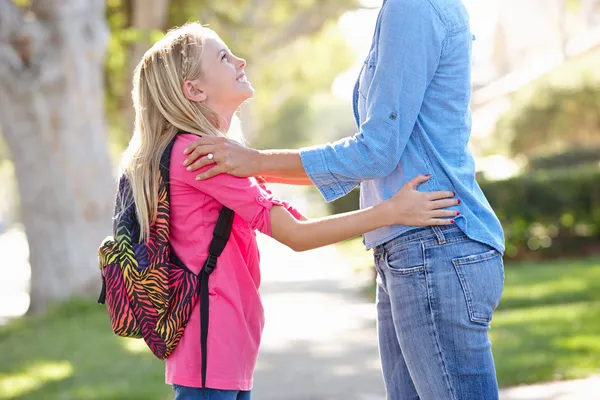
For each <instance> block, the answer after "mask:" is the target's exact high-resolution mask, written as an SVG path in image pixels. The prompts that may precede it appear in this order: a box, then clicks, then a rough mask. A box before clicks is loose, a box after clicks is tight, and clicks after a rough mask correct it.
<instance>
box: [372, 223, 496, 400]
mask: <svg viewBox="0 0 600 400" xmlns="http://www.w3.org/2000/svg"><path fill="white" fill-rule="evenodd" d="M374 255H375V265H376V268H377V283H378V284H377V315H378V317H377V330H378V336H379V350H380V354H381V363H382V368H383V378H384V382H385V386H386V391H387V398H388V400H400V399H402V400H497V399H498V383H497V381H496V370H495V367H494V359H493V357H492V350H491V343H490V340H489V337H488V331H489V329H490V321H491V319H492V314H493V312H494V310H495V309H496V306H497V305H498V302H499V301H500V297H501V295H502V290H503V288H504V266H503V263H502V256H501V254H500V253H499V252H498V251H496V250H495V249H493V248H492V247H490V246H488V245H486V244H482V243H479V242H475V241H473V240H471V239H469V238H468V237H467V236H465V234H464V233H463V232H462V231H461V230H460V229H459V228H458V227H456V226H447V227H429V228H423V229H418V230H413V231H410V232H408V233H406V234H405V235H403V236H400V237H398V238H396V239H393V240H391V241H389V242H387V243H385V244H383V245H381V246H378V247H376V248H375V253H374Z"/></svg>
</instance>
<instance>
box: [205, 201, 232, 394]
mask: <svg viewBox="0 0 600 400" xmlns="http://www.w3.org/2000/svg"><path fill="white" fill-rule="evenodd" d="M233 217H234V213H233V211H232V210H231V209H229V208H227V207H225V206H223V208H221V212H220V213H219V219H218V220H217V225H216V226H215V230H214V231H213V238H212V241H211V242H210V248H209V253H208V258H207V259H206V262H205V263H204V267H203V268H202V271H200V276H199V278H200V347H201V350H202V390H203V391H204V389H205V388H206V369H207V347H208V346H207V342H208V321H209V318H208V316H209V310H210V309H209V296H208V277H209V276H210V274H212V272H213V271H214V270H215V267H216V266H217V258H218V257H219V256H220V255H221V253H222V252H223V249H224V248H225V245H226V244H227V241H228V240H229V236H230V235H231V227H232V225H233Z"/></svg>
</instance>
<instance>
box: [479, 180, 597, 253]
mask: <svg viewBox="0 0 600 400" xmlns="http://www.w3.org/2000/svg"><path fill="white" fill-rule="evenodd" d="M480 184H481V187H482V189H483V191H484V193H485V195H486V197H487V198H488V200H489V201H490V204H491V205H492V208H493V209H494V210H495V211H496V214H497V215H498V217H499V218H500V221H501V222H502V225H503V226H504V230H505V234H506V245H507V248H506V250H507V251H506V255H507V257H508V258H547V257H556V256H563V255H568V256H572V255H577V256H580V255H583V254H588V253H595V252H597V251H598V250H599V249H600V246H599V244H600V171H599V170H598V169H597V168H593V169H591V168H588V169H585V170H581V169H570V170H558V171H553V172H538V173H534V174H530V175H526V176H519V177H515V178H512V179H508V180H505V181H496V182H480Z"/></svg>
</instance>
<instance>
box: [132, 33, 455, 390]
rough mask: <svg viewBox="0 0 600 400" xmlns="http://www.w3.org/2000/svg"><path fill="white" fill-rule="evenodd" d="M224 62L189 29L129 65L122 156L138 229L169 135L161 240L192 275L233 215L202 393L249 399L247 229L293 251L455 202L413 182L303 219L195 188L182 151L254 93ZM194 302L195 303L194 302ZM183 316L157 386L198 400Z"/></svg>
mask: <svg viewBox="0 0 600 400" xmlns="http://www.w3.org/2000/svg"><path fill="white" fill-rule="evenodd" d="M244 67H245V61H244V60H242V59H240V58H238V57H236V56H234V55H233V54H232V53H231V51H230V50H229V49H228V48H227V46H226V45H225V44H224V43H223V42H222V41H221V39H220V38H219V37H218V36H217V35H216V34H215V33H214V32H213V31H211V30H209V29H207V28H204V27H202V26H201V25H200V24H197V23H192V24H188V25H185V26H184V27H182V28H178V29H175V30H172V31H170V32H169V33H168V34H167V35H166V36H165V37H164V38H163V39H162V40H160V41H159V42H158V43H156V44H155V45H154V46H153V47H152V48H151V49H150V50H148V52H146V54H145V55H144V57H143V59H142V61H141V62H140V64H139V65H138V67H137V69H136V71H135V76H134V89H133V100H134V107H135V112H136V121H135V132H134V136H133V138H132V140H131V143H130V145H129V148H128V151H127V152H126V154H125V157H124V160H123V161H124V163H123V167H124V173H125V174H126V176H127V177H128V178H129V181H130V182H131V185H132V188H133V192H134V201H135V203H136V207H137V217H138V219H139V222H140V226H141V227H142V231H143V232H145V235H146V236H147V232H148V230H149V227H150V226H151V225H152V223H153V222H154V220H155V218H156V213H157V201H158V200H157V178H156V177H157V172H158V170H159V162H160V158H161V155H162V153H163V151H164V149H165V148H166V147H167V145H168V144H169V143H170V142H171V140H172V139H173V138H174V137H175V136H176V135H177V134H178V133H180V132H185V134H180V135H177V138H176V139H175V144H174V145H173V151H172V157H171V165H170V193H171V203H170V204H171V209H170V223H171V236H170V242H171V245H172V248H173V250H174V251H175V253H177V255H178V256H179V258H180V259H181V260H182V261H183V263H184V264H185V265H186V266H187V267H188V268H190V269H191V270H192V271H193V272H195V273H198V272H199V271H200V269H201V267H202V264H203V261H204V260H205V259H206V256H207V252H208V244H209V243H210V240H211V238H212V232H213V229H214V226H215V224H216V221H217V217H218V215H219V211H220V208H221V206H222V205H224V206H227V207H229V208H230V209H232V210H233V211H234V212H235V214H236V216H235V219H234V223H233V229H232V233H231V238H230V239H229V242H228V244H227V247H226V248H225V250H224V251H223V254H222V255H221V257H220V258H219V267H218V268H217V269H215V272H214V273H213V274H212V276H211V279H210V281H209V283H210V288H209V293H210V296H212V297H211V302H210V308H211V311H210V323H209V326H210V330H209V334H208V351H207V353H208V371H207V376H206V387H207V388H208V389H206V392H205V394H206V398H208V399H210V400H242V399H250V390H251V389H252V376H253V373H254V367H255V363H256V358H257V355H258V347H259V343H260V338H261V333H262V329H263V324H264V315H263V307H262V304H261V299H260V295H259V291H258V288H259V284H260V269H259V253H258V247H257V244H256V236H255V232H254V231H255V230H259V231H261V232H263V233H265V234H267V235H270V236H272V237H273V238H275V239H276V240H278V241H279V242H281V243H283V244H285V245H287V246H289V247H290V248H292V249H294V250H296V251H303V250H308V249H314V248H316V247H320V246H325V245H328V244H332V243H335V242H339V241H342V240H345V239H348V238H351V237H353V236H357V235H359V234H362V233H364V232H367V231H370V230H373V229H377V228H379V227H382V226H387V225H391V224H399V223H402V224H408V225H432V224H433V225H448V224H451V223H452V222H453V221H452V220H450V219H448V218H452V217H454V216H456V215H457V214H456V212H455V211H449V210H443V209H444V208H447V207H450V206H454V205H456V204H457V203H458V202H457V200H455V199H451V197H453V193H451V192H435V193H420V192H418V191H417V190H416V187H417V186H418V185H419V184H421V183H423V182H425V181H426V180H427V177H418V178H415V179H413V180H412V181H411V182H410V183H409V184H407V185H405V186H404V187H403V188H402V189H401V190H400V192H398V194H397V195H396V196H395V197H394V198H392V199H390V200H388V201H385V202H383V203H381V204H380V205H377V206H375V207H372V208H369V209H365V210H362V211H358V212H352V213H347V214H342V215H338V216H333V217H329V218H322V219H317V220H306V219H305V218H304V217H302V216H301V215H300V213H299V212H298V211H296V210H295V209H294V208H293V207H292V206H290V205H289V204H287V203H285V202H282V201H280V200H278V199H276V198H275V197H274V196H273V195H272V194H271V193H270V192H269V191H268V190H267V189H266V188H265V187H264V186H263V185H262V184H260V183H258V182H257V181H256V179H254V178H237V177H233V176H231V175H219V176H217V177H214V178H212V179H208V180H205V181H197V180H196V179H195V178H194V174H193V173H192V172H189V171H187V170H186V168H185V166H184V165H183V163H184V159H185V155H184V149H185V148H186V147H187V146H188V145H189V144H191V143H192V142H193V141H194V140H195V139H197V138H198V136H200V135H212V136H224V135H225V134H226V132H227V131H228V129H229V124H230V122H231V119H232V116H233V115H234V113H235V112H236V110H237V108H238V107H239V106H240V105H241V104H242V103H243V102H244V101H246V100H247V99H249V98H250V97H251V96H252V95H253V92H254V89H253V88H252V86H251V85H250V83H249V82H248V80H247V78H246V75H245V73H244ZM196 307H198V304H196ZM198 319H199V313H198V312H196V311H194V312H192V316H191V318H190V320H189V322H188V324H187V325H186V329H185V332H184V334H183V337H182V338H181V341H180V342H179V344H178V346H177V348H176V350H175V351H174V352H173V353H172V354H171V355H170V356H169V358H168V359H167V361H166V382H167V384H171V385H173V388H174V391H175V393H176V397H175V398H176V399H177V400H187V399H198V398H201V397H199V396H200V395H201V394H202V389H200V387H201V386H202V385H201V354H200V323H199V321H198Z"/></svg>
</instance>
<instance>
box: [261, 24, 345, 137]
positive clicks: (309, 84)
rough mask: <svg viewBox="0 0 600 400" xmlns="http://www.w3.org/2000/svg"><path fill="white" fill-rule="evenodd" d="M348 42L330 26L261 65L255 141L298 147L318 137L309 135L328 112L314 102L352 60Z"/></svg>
mask: <svg viewBox="0 0 600 400" xmlns="http://www.w3.org/2000/svg"><path fill="white" fill-rule="evenodd" d="M344 40H345V39H344V38H343V37H341V34H340V33H339V31H338V30H337V28H336V27H335V26H334V25H333V24H330V25H328V26H327V27H326V28H325V29H324V30H323V32H322V33H321V34H319V35H316V36H314V37H306V38H302V39H298V40H296V41H295V42H294V43H293V44H291V45H289V46H288V47H287V48H285V49H282V50H281V51H279V52H277V54H274V55H273V56H272V57H270V61H269V62H268V63H264V64H262V68H261V74H260V75H259V76H258V77H257V79H255V80H254V81H255V87H256V88H257V91H256V95H255V99H254V100H252V101H253V104H254V106H255V109H256V112H257V114H258V120H259V121H260V125H261V126H259V127H258V137H257V138H256V140H254V141H253V145H255V146H257V147H261V148H277V147H279V148H281V147H296V146H300V145H303V144H305V143H306V142H307V141H308V140H309V138H311V139H313V140H314V139H315V137H314V136H312V137H311V136H310V134H311V133H312V132H311V131H312V130H316V129H318V128H317V127H315V122H316V121H317V119H318V118H319V114H320V113H321V112H324V111H323V110H324V109H323V108H321V107H318V106H313V104H314V103H315V101H316V99H317V95H318V94H320V93H322V92H324V91H326V90H329V88H330V86H331V82H332V81H333V79H334V78H335V76H336V75H337V74H338V73H340V72H341V71H342V70H343V69H345V68H347V67H349V66H350V64H351V60H352V54H351V53H350V51H349V50H348V48H347V46H346V44H345V42H344ZM347 113H348V114H349V115H350V114H351V112H350V110H347ZM313 127H314V128H313ZM319 127H320V126H319ZM317 134H318V135H319V136H320V137H322V136H323V135H325V134H326V133H324V132H317ZM346 134H352V132H348V133H346Z"/></svg>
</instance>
